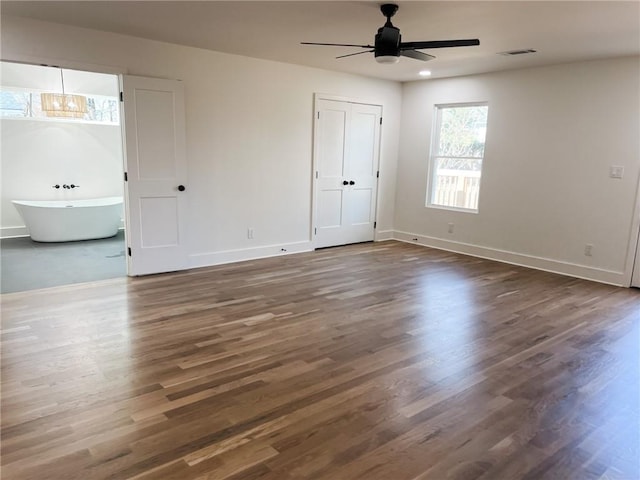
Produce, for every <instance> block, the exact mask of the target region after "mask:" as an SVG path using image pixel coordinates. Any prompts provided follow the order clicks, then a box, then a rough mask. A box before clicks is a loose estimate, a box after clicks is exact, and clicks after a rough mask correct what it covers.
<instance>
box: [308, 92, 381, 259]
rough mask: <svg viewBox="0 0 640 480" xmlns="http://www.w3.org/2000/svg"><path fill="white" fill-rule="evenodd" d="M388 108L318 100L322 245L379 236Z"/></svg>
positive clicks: (317, 229)
mask: <svg viewBox="0 0 640 480" xmlns="http://www.w3.org/2000/svg"><path fill="white" fill-rule="evenodd" d="M381 114H382V107H381V106H378V105H363V104H357V103H351V102H342V101H334V100H317V102H316V120H315V122H316V123H315V142H314V159H315V182H316V183H315V189H314V190H315V198H314V209H315V215H314V219H315V225H314V245H315V247H316V248H322V247H328V246H335V245H344V244H348V243H357V242H366V241H371V240H373V239H374V226H375V206H376V198H377V187H378V181H377V180H378V178H377V171H378V163H379V155H380V118H381Z"/></svg>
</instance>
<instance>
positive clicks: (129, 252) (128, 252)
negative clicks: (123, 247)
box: [127, 247, 131, 256]
mask: <svg viewBox="0 0 640 480" xmlns="http://www.w3.org/2000/svg"><path fill="white" fill-rule="evenodd" d="M127 254H128V255H129V256H131V247H127Z"/></svg>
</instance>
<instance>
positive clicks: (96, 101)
mask: <svg viewBox="0 0 640 480" xmlns="http://www.w3.org/2000/svg"><path fill="white" fill-rule="evenodd" d="M41 93H44V91H40V90H35V89H27V88H11V87H4V86H3V87H2V89H1V90H0V117H3V118H31V119H34V120H51V118H48V117H47V114H46V113H45V112H43V111H42V105H41V101H40V100H41V99H40V94H41ZM86 97H87V113H85V114H84V116H83V117H82V118H75V119H72V121H76V122H92V123H93V122H97V123H107V124H110V125H118V124H119V123H120V106H119V102H118V99H117V98H116V97H109V96H104V95H87V96H86ZM55 120H58V119H55ZM65 120H68V119H65Z"/></svg>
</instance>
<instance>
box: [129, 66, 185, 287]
mask: <svg viewBox="0 0 640 480" xmlns="http://www.w3.org/2000/svg"><path fill="white" fill-rule="evenodd" d="M121 78H122V85H121V88H122V92H123V121H124V144H125V148H124V151H125V171H126V173H125V178H126V180H127V182H126V183H125V186H126V188H125V195H126V208H127V213H128V214H127V225H126V228H127V243H128V247H129V256H128V262H129V264H128V266H129V270H128V271H129V275H146V274H150V273H160V272H170V271H175V270H182V269H184V268H187V250H186V246H187V245H186V213H187V196H186V191H185V190H186V179H187V165H186V148H185V119H184V87H183V85H182V83H181V82H179V81H176V80H162V79H157V78H145V77H134V76H128V75H124V76H122V77H121Z"/></svg>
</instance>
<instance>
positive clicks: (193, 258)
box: [189, 241, 313, 268]
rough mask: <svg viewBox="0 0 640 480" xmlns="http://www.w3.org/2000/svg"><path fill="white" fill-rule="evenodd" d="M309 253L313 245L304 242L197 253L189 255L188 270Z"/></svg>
mask: <svg viewBox="0 0 640 480" xmlns="http://www.w3.org/2000/svg"><path fill="white" fill-rule="evenodd" d="M311 251H313V243H312V242H309V241H306V242H294V243H283V244H281V245H267V246H262V247H253V248H240V249H236V250H223V251H220V252H212V253H197V254H192V255H189V268H199V267H211V266H214V265H223V264H225V263H234V262H243V261H246V260H257V259H259V258H268V257H276V256H280V255H291V254H292V253H302V252H311Z"/></svg>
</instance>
